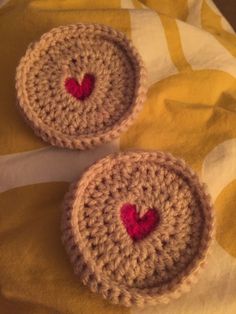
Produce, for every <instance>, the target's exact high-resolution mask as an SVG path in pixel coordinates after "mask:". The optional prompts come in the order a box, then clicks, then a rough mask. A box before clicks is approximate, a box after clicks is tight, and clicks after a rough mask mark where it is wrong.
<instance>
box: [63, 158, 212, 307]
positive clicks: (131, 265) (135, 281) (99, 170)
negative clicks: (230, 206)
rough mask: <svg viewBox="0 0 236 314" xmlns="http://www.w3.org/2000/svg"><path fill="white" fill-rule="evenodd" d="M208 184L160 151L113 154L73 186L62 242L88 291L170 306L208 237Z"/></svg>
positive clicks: (125, 300) (202, 253) (197, 266)
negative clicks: (170, 301) (206, 186)
mask: <svg viewBox="0 0 236 314" xmlns="http://www.w3.org/2000/svg"><path fill="white" fill-rule="evenodd" d="M212 230H213V210H212V205H211V201H210V197H209V195H208V194H207V193H206V192H205V186H204V185H202V184H201V183H200V182H199V179H198V177H197V176H196V174H195V173H194V172H193V171H192V170H191V169H189V168H188V166H187V165H186V164H185V162H184V161H182V160H179V159H176V158H174V157H173V156H172V155H170V154H165V153H162V152H126V153H118V154H114V155H110V156H108V157H106V158H103V159H102V160H100V161H98V162H97V163H96V164H94V165H93V166H91V167H90V168H89V170H88V171H87V172H85V173H84V175H83V176H82V178H81V180H79V181H78V182H76V183H74V184H72V186H71V188H70V191H69V192H68V194H67V196H66V198H65V205H64V211H63V218H62V232H63V236H62V239H63V243H64V245H65V247H66V250H67V252H68V254H69V256H70V259H71V262H72V264H73V267H74V271H75V273H76V274H77V275H79V277H80V278H81V280H82V282H83V283H84V284H86V285H88V286H89V287H90V289H91V290H92V291H93V292H99V293H101V294H102V296H103V297H104V298H106V299H108V300H110V301H111V302H112V303H120V304H123V305H126V306H131V305H133V304H135V305H138V306H142V305H144V304H155V303H161V302H168V301H169V299H170V298H176V297H178V296H179V295H180V294H181V293H182V292H183V291H186V290H188V289H189V286H190V284H191V283H192V282H193V281H194V280H195V277H196V274H197V273H198V271H199V269H200V268H201V266H203V264H204V261H205V257H206V255H207V252H208V248H209V244H210V242H211V238H212Z"/></svg>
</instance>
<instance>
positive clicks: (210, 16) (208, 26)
mask: <svg viewBox="0 0 236 314" xmlns="http://www.w3.org/2000/svg"><path fill="white" fill-rule="evenodd" d="M201 21H202V28H203V29H205V30H206V31H208V32H210V33H211V34H213V35H214V37H215V38H216V39H217V40H218V41H219V42H220V43H221V44H222V45H223V46H224V47H225V48H226V49H227V50H228V51H229V52H230V53H231V54H232V55H233V56H234V57H236V36H235V35H233V34H230V33H228V32H227V31H226V30H224V29H223V27H222V25H221V16H220V15H218V14H216V13H215V12H214V11H213V10H212V8H211V7H210V6H209V5H208V4H207V2H206V1H205V0H203V3H202V12H201Z"/></svg>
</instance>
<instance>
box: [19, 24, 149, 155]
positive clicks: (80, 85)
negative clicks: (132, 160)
mask: <svg viewBox="0 0 236 314" xmlns="http://www.w3.org/2000/svg"><path fill="white" fill-rule="evenodd" d="M145 82H146V70H145V68H144V65H143V62H142V60H141V57H140V55H139V54H138V52H137V50H136V49H135V48H134V47H133V44H132V43H131V41H130V40H129V39H128V38H127V37H126V36H125V34H123V33H121V32H119V31H116V30H114V29H112V28H110V27H108V26H105V25H99V24H75V25H67V26H61V27H57V28H54V29H52V30H51V31H49V32H48V33H45V34H44V35H43V36H42V37H41V38H40V40H39V41H38V42H36V43H33V44H31V45H30V46H29V48H28V49H27V51H26V54H25V56H24V57H22V59H21V61H20V63H19V65H18V67H17V71H16V89H17V98H18V106H19V108H20V111H21V112H22V113H23V116H24V117H25V119H26V120H27V121H28V122H29V123H30V125H31V127H32V128H33V129H34V131H35V133H36V134H37V135H39V136H40V137H41V138H42V139H43V140H45V141H47V142H50V143H51V144H52V145H56V146H61V147H68V148H79V149H88V148H91V147H93V146H96V145H99V144H101V143H104V142H109V141H111V140H112V139H114V138H116V137H118V136H119V134H120V133H121V132H123V131H124V130H125V129H126V128H127V127H128V126H129V125H130V124H131V122H132V121H133V119H134V117H135V116H136V114H137V112H139V111H140V109H141V107H142V103H143V101H144V100H145V95H146V84H145Z"/></svg>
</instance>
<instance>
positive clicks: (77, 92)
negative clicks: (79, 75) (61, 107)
mask: <svg viewBox="0 0 236 314" xmlns="http://www.w3.org/2000/svg"><path fill="white" fill-rule="evenodd" d="M94 82H95V77H94V76H93V75H92V74H85V75H84V78H83V80H82V82H81V83H78V81H77V80H76V79H75V78H74V77H69V78H67V79H66V81H65V88H66V90H67V92H68V93H69V94H71V95H72V96H74V97H75V98H76V99H78V100H84V99H85V98H87V97H89V96H90V94H91V93H92V91H93V88H94Z"/></svg>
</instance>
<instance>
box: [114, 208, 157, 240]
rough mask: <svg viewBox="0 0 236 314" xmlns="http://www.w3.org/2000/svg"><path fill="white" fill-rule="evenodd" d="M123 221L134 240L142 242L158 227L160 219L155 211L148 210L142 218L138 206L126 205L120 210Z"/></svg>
mask: <svg viewBox="0 0 236 314" xmlns="http://www.w3.org/2000/svg"><path fill="white" fill-rule="evenodd" d="M120 215H121V220H122V222H123V224H124V226H125V228H126V231H127V232H128V234H129V235H130V237H131V238H132V239H133V240H142V239H143V238H145V237H146V236H147V235H148V234H149V233H150V232H152V230H153V229H154V228H155V227H156V225H157V223H158V220H159V217H158V215H157V212H156V211H155V210H154V209H148V210H147V211H146V213H145V214H144V215H143V216H142V217H140V216H139V215H138V212H137V210H136V206H135V205H132V204H124V205H123V206H122V207H121V210H120Z"/></svg>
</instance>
